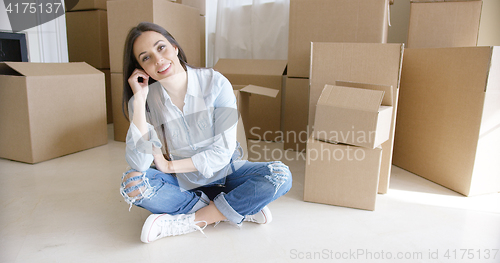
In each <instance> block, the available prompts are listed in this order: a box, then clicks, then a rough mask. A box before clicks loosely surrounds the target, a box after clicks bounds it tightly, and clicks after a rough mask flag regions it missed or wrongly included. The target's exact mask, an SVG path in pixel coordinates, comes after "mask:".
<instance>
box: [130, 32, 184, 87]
mask: <svg viewBox="0 0 500 263" xmlns="http://www.w3.org/2000/svg"><path fill="white" fill-rule="evenodd" d="M133 52H134V56H135V58H136V59H137V61H138V62H139V65H141V67H142V69H144V71H146V73H147V74H148V75H149V76H150V77H152V78H153V79H155V80H161V79H164V78H167V77H169V76H172V75H174V74H177V73H181V72H184V68H183V67H182V65H181V64H180V62H179V58H178V57H177V54H178V53H179V49H178V48H177V47H174V46H172V44H170V42H169V41H168V40H167V39H166V38H165V37H164V36H163V35H162V34H160V33H157V32H155V31H146V32H143V33H142V34H141V35H140V36H139V37H138V38H137V39H136V40H135V42H134V48H133Z"/></svg>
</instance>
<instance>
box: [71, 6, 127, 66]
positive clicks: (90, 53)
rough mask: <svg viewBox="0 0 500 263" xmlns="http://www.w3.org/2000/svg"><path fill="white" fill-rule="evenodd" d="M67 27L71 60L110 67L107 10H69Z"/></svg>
mask: <svg viewBox="0 0 500 263" xmlns="http://www.w3.org/2000/svg"><path fill="white" fill-rule="evenodd" d="M66 29H67V37H68V55H69V61H71V62H87V63H88V64H90V65H91V66H93V67H95V68H109V45H108V23H107V14H106V11H103V10H92V11H78V12H67V13H66ZM122 46H123V45H122ZM122 57H123V56H122Z"/></svg>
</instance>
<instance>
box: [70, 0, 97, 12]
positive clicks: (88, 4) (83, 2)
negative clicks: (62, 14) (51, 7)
mask: <svg viewBox="0 0 500 263" xmlns="http://www.w3.org/2000/svg"><path fill="white" fill-rule="evenodd" d="M65 2H66V5H65V8H66V11H79V10H94V9H100V10H106V0H78V1H75V0H70V1H65ZM75 2H76V3H75ZM69 4H76V5H75V6H73V7H71V6H69Z"/></svg>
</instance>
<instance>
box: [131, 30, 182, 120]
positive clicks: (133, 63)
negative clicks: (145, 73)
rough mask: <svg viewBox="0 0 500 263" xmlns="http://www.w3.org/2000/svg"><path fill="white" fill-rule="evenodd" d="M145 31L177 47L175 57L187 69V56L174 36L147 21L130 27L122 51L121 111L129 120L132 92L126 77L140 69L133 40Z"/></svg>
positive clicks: (151, 82)
mask: <svg viewBox="0 0 500 263" xmlns="http://www.w3.org/2000/svg"><path fill="white" fill-rule="evenodd" d="M147 31H154V32H157V33H160V34H162V35H163V36H164V37H165V38H166V39H167V40H168V42H170V44H172V46H174V47H177V48H178V49H179V53H178V54H177V57H178V58H179V61H180V63H181V65H182V67H183V68H184V70H187V66H188V64H187V58H186V54H185V53H184V50H182V48H181V46H180V45H179V43H177V41H176V40H175V38H174V37H173V36H172V35H171V34H170V33H169V32H168V31H167V30H165V29H164V28H163V27H161V26H159V25H157V24H153V23H149V22H141V23H139V24H138V25H137V26H136V27H134V28H132V29H131V30H130V31H129V33H128V36H127V39H126V40H125V49H124V52H123V99H122V112H123V115H125V118H127V120H128V121H130V119H129V117H130V116H128V101H129V100H130V98H132V96H134V92H133V91H132V88H131V87H130V85H129V84H128V78H129V77H130V76H131V75H132V72H134V70H135V69H136V68H138V69H142V67H141V66H140V65H139V62H138V61H137V59H136V58H135V55H134V42H135V40H136V39H137V38H138V37H139V36H140V35H142V33H143V32H147ZM154 82H156V80H154V79H153V78H149V83H148V84H149V85H151V84H153V83H154Z"/></svg>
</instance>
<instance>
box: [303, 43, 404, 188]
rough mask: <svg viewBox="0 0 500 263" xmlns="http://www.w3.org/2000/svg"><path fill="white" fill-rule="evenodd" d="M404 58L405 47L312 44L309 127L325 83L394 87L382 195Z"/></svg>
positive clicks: (389, 162) (382, 173)
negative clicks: (338, 82) (339, 82)
mask: <svg viewBox="0 0 500 263" xmlns="http://www.w3.org/2000/svg"><path fill="white" fill-rule="evenodd" d="M402 59H403V44H375V43H312V50H311V76H310V82H311V85H310V93H309V126H312V124H313V123H314V114H315V111H316V102H317V101H318V99H319V96H320V94H321V91H322V90H323V88H324V86H325V84H330V85H332V84H335V83H336V81H351V82H358V83H371V84H375V85H387V86H392V87H393V90H392V102H393V105H392V106H393V112H392V124H391V135H390V137H389V140H387V141H386V142H385V143H383V144H382V149H383V155H382V166H381V169H382V170H381V171H380V185H379V188H378V190H379V193H387V190H388V188H389V179H390V174H391V167H392V149H393V143H394V126H395V122H396V112H397V105H398V94H399V77H400V73H401V61H402Z"/></svg>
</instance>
